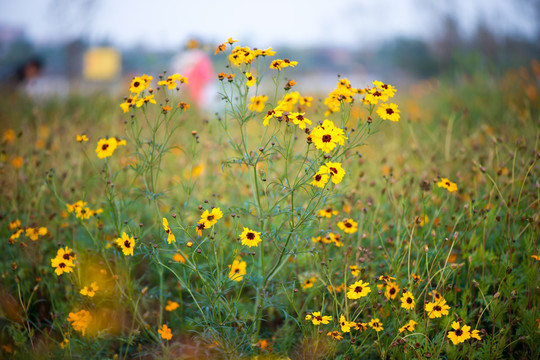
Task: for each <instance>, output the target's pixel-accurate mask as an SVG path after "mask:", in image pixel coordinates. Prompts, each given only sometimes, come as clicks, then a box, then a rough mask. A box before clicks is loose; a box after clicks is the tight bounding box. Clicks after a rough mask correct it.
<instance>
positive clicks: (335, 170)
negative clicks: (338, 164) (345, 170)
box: [330, 167, 338, 175]
mask: <svg viewBox="0 0 540 360" xmlns="http://www.w3.org/2000/svg"><path fill="white" fill-rule="evenodd" d="M330 172H331V173H332V175H335V174H337V173H338V171H337V169H336V168H335V167H331V168H330Z"/></svg>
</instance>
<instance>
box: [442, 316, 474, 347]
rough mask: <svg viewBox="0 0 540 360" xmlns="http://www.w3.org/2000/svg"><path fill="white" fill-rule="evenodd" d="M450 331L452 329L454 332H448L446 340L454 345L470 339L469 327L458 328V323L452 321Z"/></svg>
mask: <svg viewBox="0 0 540 360" xmlns="http://www.w3.org/2000/svg"><path fill="white" fill-rule="evenodd" d="M452 329H454V331H449V332H448V338H449V339H450V340H452V343H453V344H454V345H457V344H459V343H462V342H465V340H467V339H470V338H471V332H470V330H471V327H470V326H467V325H463V327H462V328H460V325H459V323H458V322H457V321H454V322H452Z"/></svg>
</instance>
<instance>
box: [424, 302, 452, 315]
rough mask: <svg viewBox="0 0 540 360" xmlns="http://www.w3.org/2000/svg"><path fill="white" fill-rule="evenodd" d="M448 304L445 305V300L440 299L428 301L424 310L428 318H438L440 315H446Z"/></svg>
mask: <svg viewBox="0 0 540 360" xmlns="http://www.w3.org/2000/svg"><path fill="white" fill-rule="evenodd" d="M449 309H450V306H448V305H446V300H444V299H441V300H439V301H435V302H428V303H427V304H426V312H427V313H428V316H429V318H430V319H433V318H440V317H441V316H442V315H448V310H449Z"/></svg>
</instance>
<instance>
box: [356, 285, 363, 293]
mask: <svg viewBox="0 0 540 360" xmlns="http://www.w3.org/2000/svg"><path fill="white" fill-rule="evenodd" d="M354 292H356V293H361V292H362V287H361V286H357V287H356V288H355V289H354Z"/></svg>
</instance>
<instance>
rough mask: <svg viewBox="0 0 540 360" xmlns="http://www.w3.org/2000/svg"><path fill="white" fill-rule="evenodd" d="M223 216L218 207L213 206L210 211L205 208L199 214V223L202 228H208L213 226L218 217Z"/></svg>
mask: <svg viewBox="0 0 540 360" xmlns="http://www.w3.org/2000/svg"><path fill="white" fill-rule="evenodd" d="M222 217H223V213H222V212H221V210H220V208H213V209H212V211H210V212H209V211H208V210H205V211H204V212H203V213H202V215H201V220H200V221H199V224H203V225H204V229H208V228H210V227H212V226H214V225H215V224H216V223H217V221H218V220H219V219H221V218H222Z"/></svg>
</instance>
